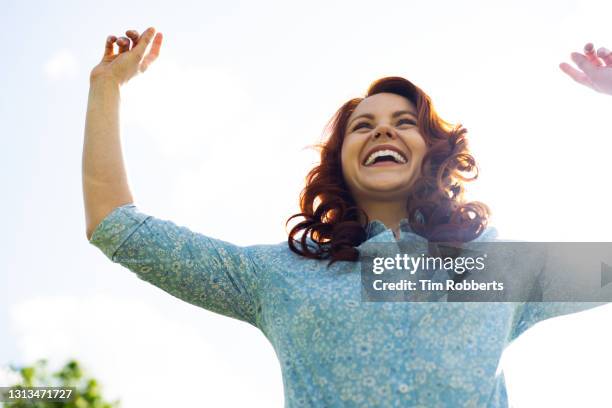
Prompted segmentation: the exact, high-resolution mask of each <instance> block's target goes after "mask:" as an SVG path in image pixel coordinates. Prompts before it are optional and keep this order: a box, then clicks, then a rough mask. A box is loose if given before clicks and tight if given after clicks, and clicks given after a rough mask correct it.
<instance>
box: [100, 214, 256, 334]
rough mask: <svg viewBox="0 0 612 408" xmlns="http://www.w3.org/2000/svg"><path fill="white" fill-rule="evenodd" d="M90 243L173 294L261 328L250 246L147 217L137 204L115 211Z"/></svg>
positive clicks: (112, 259) (110, 257) (254, 270)
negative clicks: (211, 236) (236, 243)
mask: <svg viewBox="0 0 612 408" xmlns="http://www.w3.org/2000/svg"><path fill="white" fill-rule="evenodd" d="M89 242H90V243H91V244H92V245H94V246H96V247H98V248H99V249H100V250H101V251H102V252H103V253H104V254H105V255H106V256H107V257H108V258H109V259H110V260H111V261H113V262H115V263H119V264H121V265H123V266H124V267H126V268H128V269H129V270H131V271H132V272H134V273H135V274H136V275H137V276H138V277H139V278H140V279H142V280H144V281H147V282H149V283H151V284H153V285H155V286H157V287H159V288H160V289H162V290H164V291H166V292H168V293H170V294H171V295H173V296H175V297H177V298H179V299H181V300H184V301H186V302H188V303H191V304H193V305H196V306H199V307H202V308H204V309H207V310H210V311H213V312H215V313H219V314H222V315H225V316H229V317H232V318H235V319H239V320H242V321H245V322H247V323H250V324H252V325H254V326H256V327H258V325H257V320H258V315H259V313H258V311H259V310H260V308H259V305H260V302H259V295H258V287H259V285H258V268H257V267H256V265H255V263H254V262H253V261H252V258H251V256H250V253H249V248H248V247H239V246H236V245H233V244H230V243H228V242H224V241H221V240H217V239H213V238H210V237H207V236H205V235H202V234H199V233H196V232H193V231H191V230H189V229H188V228H186V227H182V226H178V225H176V224H174V223H173V222H171V221H167V220H162V219H158V218H155V217H153V216H150V215H147V214H144V213H142V212H140V211H139V210H138V208H137V207H136V206H135V205H134V204H126V205H123V206H120V207H117V208H115V209H114V210H113V211H111V213H110V214H108V215H107V216H106V217H105V218H104V219H103V220H102V221H101V222H100V224H99V225H98V226H97V227H96V229H95V230H94V232H93V234H92V236H91V239H90V241H89Z"/></svg>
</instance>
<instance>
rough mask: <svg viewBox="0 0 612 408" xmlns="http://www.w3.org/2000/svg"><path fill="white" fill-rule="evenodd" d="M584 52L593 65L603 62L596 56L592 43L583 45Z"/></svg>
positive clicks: (600, 64)
mask: <svg viewBox="0 0 612 408" xmlns="http://www.w3.org/2000/svg"><path fill="white" fill-rule="evenodd" d="M584 54H585V55H586V57H587V59H588V60H589V61H590V62H591V63H592V64H593V65H595V66H598V67H600V66H602V65H603V63H602V62H601V60H600V59H599V58H598V57H597V54H596V53H595V47H594V46H593V43H587V44H586V45H585V46H584Z"/></svg>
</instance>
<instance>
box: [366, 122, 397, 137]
mask: <svg viewBox="0 0 612 408" xmlns="http://www.w3.org/2000/svg"><path fill="white" fill-rule="evenodd" d="M381 136H387V137H388V138H389V139H395V138H396V134H395V131H394V130H393V128H392V127H391V126H387V125H380V126H378V127H377V128H376V129H374V134H373V136H372V137H373V138H374V139H379V138H380V137H381Z"/></svg>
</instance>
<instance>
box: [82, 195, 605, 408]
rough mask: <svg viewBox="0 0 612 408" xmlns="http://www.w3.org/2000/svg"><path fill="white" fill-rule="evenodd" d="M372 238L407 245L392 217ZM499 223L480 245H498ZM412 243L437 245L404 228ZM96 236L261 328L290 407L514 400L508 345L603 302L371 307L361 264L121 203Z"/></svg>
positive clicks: (185, 296)
mask: <svg viewBox="0 0 612 408" xmlns="http://www.w3.org/2000/svg"><path fill="white" fill-rule="evenodd" d="M367 232H368V239H367V241H365V242H364V243H363V244H362V245H361V246H360V247H359V248H358V249H360V252H367V248H368V245H369V244H370V243H380V242H398V241H396V239H395V237H394V235H393V233H392V231H391V230H389V229H387V228H386V227H385V226H384V225H383V224H382V223H381V222H379V221H373V222H371V223H370V224H369V226H368V231H367ZM496 236H497V232H496V229H495V228H494V227H488V228H487V230H486V231H485V232H484V233H483V234H482V235H481V236H480V237H478V238H477V240H493V239H495V238H496ZM399 241H400V242H404V243H405V242H414V243H415V244H426V243H427V241H426V240H425V239H424V238H423V237H421V236H419V235H417V234H415V233H414V232H412V231H411V230H410V227H409V225H408V223H407V222H405V221H402V223H401V226H400V237H399ZM90 243H91V244H93V245H95V246H96V247H98V248H99V249H100V250H101V251H102V252H103V253H104V254H105V255H106V256H107V257H108V258H110V259H111V260H112V261H113V262H117V263H119V264H121V265H123V266H125V267H126V268H128V269H129V270H131V271H133V272H134V273H135V274H136V275H137V276H138V277H139V278H140V279H142V280H145V281H147V282H149V283H151V284H153V285H155V286H157V287H159V288H161V289H162V290H164V291H166V292H168V293H170V294H172V295H173V296H175V297H177V298H179V299H182V300H184V301H186V302H189V303H191V304H193V305H196V306H199V307H202V308H204V309H207V310H210V311H213V312H216V313H220V314H223V315H226V316H229V317H232V318H235V319H240V320H242V321H245V322H247V323H249V324H251V325H253V326H255V327H257V328H258V329H259V330H261V332H262V333H263V334H264V336H266V338H267V339H268V340H269V341H270V342H271V344H272V346H273V347H274V349H275V351H276V354H277V356H278V358H279V360H280V364H281V369H282V376H283V384H284V392H285V407H291V408H293V407H344V406H347V407H348V406H350V407H355V406H357V407H406V406H410V407H423V408H435V407H453V408H459V407H507V396H506V388H505V384H504V380H503V374H496V369H497V366H498V363H499V360H500V357H501V354H502V352H503V351H504V349H505V347H506V346H507V345H508V344H509V343H510V342H511V341H512V340H513V339H515V338H516V337H517V336H518V335H519V334H521V333H522V332H523V331H525V330H526V329H528V328H529V327H531V326H532V325H534V324H535V323H537V322H538V321H540V320H543V319H547V318H551V317H554V316H558V315H562V314H567V313H572V312H577V311H580V310H584V309H587V308H590V307H594V306H595V305H597V304H596V303H587V302H584V303H567V302H543V303H536V302H526V303H525V302H523V303H521V302H455V303H453V302H449V303H446V302H429V303H428V302H362V301H361V271H360V265H359V262H337V263H335V264H333V265H332V266H331V267H329V268H328V267H327V261H318V260H311V259H306V258H304V257H301V256H298V255H297V254H295V253H293V252H292V251H291V250H290V249H289V248H288V246H287V243H286V242H283V243H280V244H276V245H254V246H244V247H241V246H237V245H233V244H231V243H228V242H224V241H222V240H219V239H214V238H211V237H208V236H205V235H202V234H199V233H196V232H193V231H191V230H189V229H188V228H186V227H182V226H178V225H176V224H174V223H173V222H171V221H167V220H162V219H158V218H155V217H153V216H150V215H147V214H144V213H142V212H140V211H139V210H138V208H137V207H136V206H135V205H133V204H126V205H123V206H120V207H117V208H115V209H114V210H113V211H112V212H111V213H110V214H108V215H107V216H106V218H105V219H104V220H102V222H101V223H100V224H99V225H98V226H97V228H96V229H95V231H94V233H93V235H92V236H91V240H90Z"/></svg>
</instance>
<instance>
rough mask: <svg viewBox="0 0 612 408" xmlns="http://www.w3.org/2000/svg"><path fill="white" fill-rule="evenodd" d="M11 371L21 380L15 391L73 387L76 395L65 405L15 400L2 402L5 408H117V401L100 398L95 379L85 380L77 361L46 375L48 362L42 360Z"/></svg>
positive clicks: (14, 385) (13, 367)
mask: <svg viewBox="0 0 612 408" xmlns="http://www.w3.org/2000/svg"><path fill="white" fill-rule="evenodd" d="M11 369H12V371H14V372H15V373H18V374H19V375H20V376H21V380H20V381H19V382H18V383H17V384H13V385H12V386H11V388H12V389H14V390H19V389H24V388H26V387H43V386H44V387H74V388H75V389H76V392H75V393H74V395H73V398H72V399H71V400H70V401H68V402H58V401H51V400H48V401H47V400H25V399H22V400H16V401H11V402H5V403H4V406H5V407H6V408H26V407H27V408H119V407H120V401H119V400H117V401H113V402H108V401H105V400H104V398H103V396H102V391H101V386H100V384H99V382H98V380H96V379H95V378H91V377H87V375H86V373H85V371H84V370H83V368H82V367H81V365H80V364H79V362H78V361H77V360H70V361H68V362H67V363H66V364H65V365H64V366H63V367H62V368H61V369H59V370H58V371H56V372H54V373H51V374H49V372H48V369H47V360H45V359H41V360H38V361H36V362H35V363H34V364H32V365H31V366H24V367H15V366H11Z"/></svg>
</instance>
